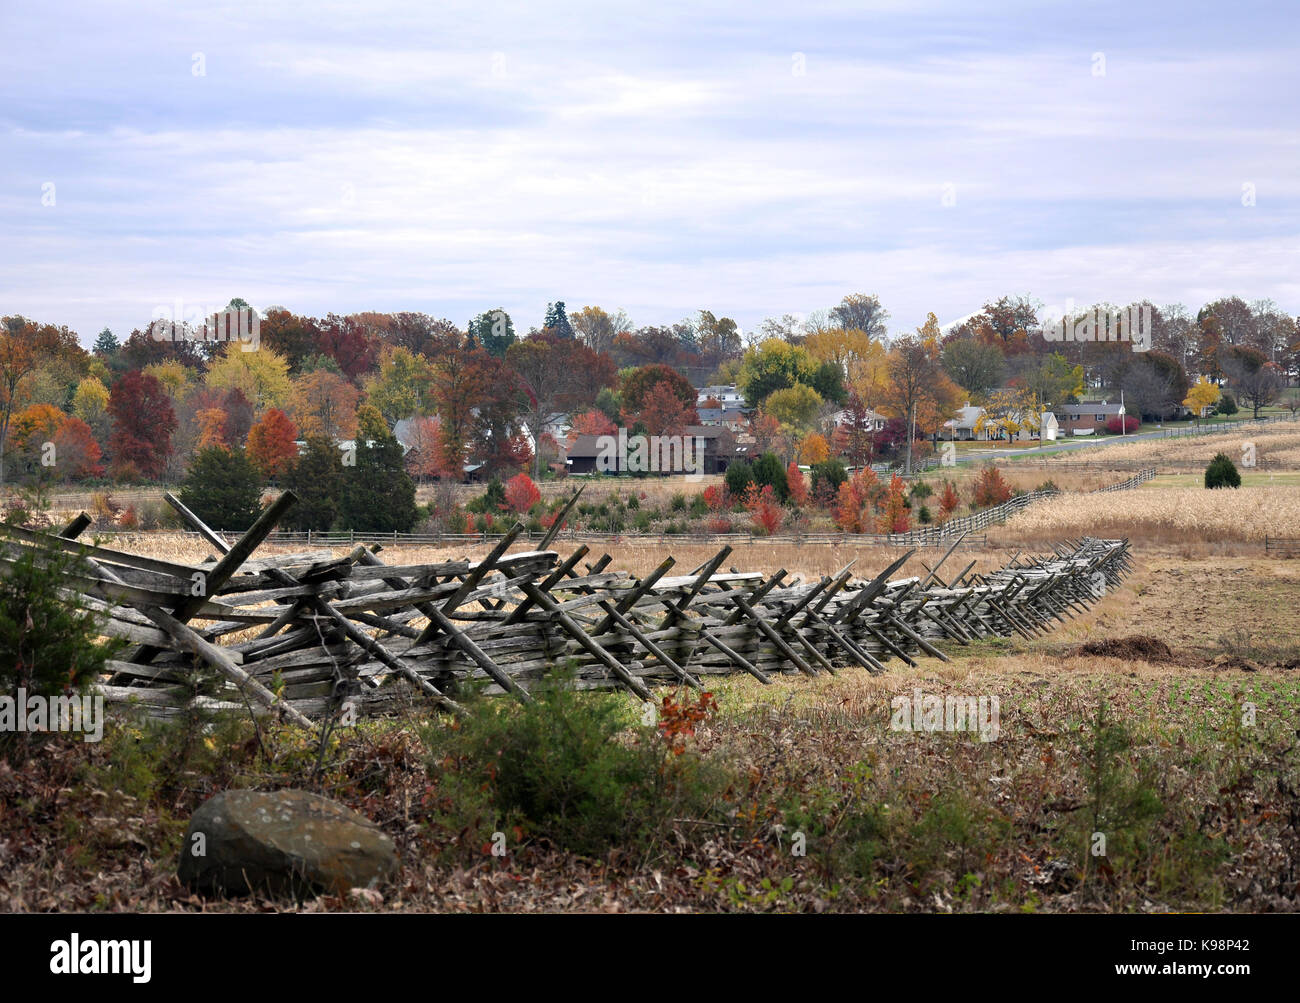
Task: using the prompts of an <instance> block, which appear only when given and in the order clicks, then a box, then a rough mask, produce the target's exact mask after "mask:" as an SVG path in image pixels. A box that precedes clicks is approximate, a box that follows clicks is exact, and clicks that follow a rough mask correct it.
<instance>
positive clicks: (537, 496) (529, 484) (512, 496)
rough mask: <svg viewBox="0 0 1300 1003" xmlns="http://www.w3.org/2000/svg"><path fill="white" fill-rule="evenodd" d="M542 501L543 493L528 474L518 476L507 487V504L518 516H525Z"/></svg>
mask: <svg viewBox="0 0 1300 1003" xmlns="http://www.w3.org/2000/svg"><path fill="white" fill-rule="evenodd" d="M497 483H498V484H499V483H500V481H498V482H497ZM541 500H542V493H541V491H539V490H538V488H537V485H536V484H534V483H533V479H532V478H531V477H529V476H528V475H527V474H516V475H515V476H514V477H512V478H510V480H509V482H508V483H507V484H506V486H505V503H506V505H507V506H508V507H509V509H510V510H511V511H512V512H514V513H515V514H517V515H523V514H524V513H525V512H527V511H528V510H529V509H530V508H532V507H533V506H534V505H536V504H537V503H538V502H539V501H541Z"/></svg>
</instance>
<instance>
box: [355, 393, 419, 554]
mask: <svg viewBox="0 0 1300 1003" xmlns="http://www.w3.org/2000/svg"><path fill="white" fill-rule="evenodd" d="M339 517H340V520H341V522H342V524H343V527H344V528H345V529H356V530H361V531H362V532H367V533H392V532H394V531H396V532H399V533H405V532H409V531H410V529H411V528H412V527H413V526H414V525H415V523H416V521H417V520H418V519H419V517H420V512H419V509H418V508H417V507H416V504H415V481H413V480H411V475H410V474H408V473H407V472H406V464H405V462H404V461H403V457H402V447H401V444H400V443H399V442H398V441H397V439H396V438H395V437H394V436H393V434H392V432H390V431H389V430H388V426H387V425H386V424H385V423H384V420H383V418H382V417H380V415H379V411H378V409H377V408H375V407H374V406H372V405H369V404H367V405H364V406H363V407H362V408H361V409H360V410H359V411H358V412H357V443H356V455H355V464H354V465H352V466H350V467H348V468H347V469H346V470H345V471H344V474H343V491H342V494H341V496H340V499H339Z"/></svg>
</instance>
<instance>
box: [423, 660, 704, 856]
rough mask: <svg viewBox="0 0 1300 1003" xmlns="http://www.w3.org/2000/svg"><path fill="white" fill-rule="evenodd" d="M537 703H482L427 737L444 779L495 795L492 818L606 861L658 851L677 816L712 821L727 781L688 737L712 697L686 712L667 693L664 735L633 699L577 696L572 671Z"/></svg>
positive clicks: (538, 688)
mask: <svg viewBox="0 0 1300 1003" xmlns="http://www.w3.org/2000/svg"><path fill="white" fill-rule="evenodd" d="M532 696H533V700H532V701H531V702H530V703H528V704H523V705H516V704H514V703H513V702H507V701H500V700H493V699H490V698H480V699H478V700H471V701H470V704H469V706H470V713H469V714H468V715H467V716H466V718H465V719H464V720H463V722H462V723H461V725H460V726H459V727H458V728H455V729H446V728H440V729H439V730H437V731H431V732H430V733H429V734H428V735H427V737H426V740H427V741H429V743H430V745H431V746H432V747H433V749H434V753H435V760H434V763H433V764H431V766H432V768H433V770H434V771H435V772H436V773H437V774H438V776H439V779H440V782H442V781H446V780H451V784H450V786H454V787H458V788H460V789H459V790H458V791H455V792H454V793H457V794H459V795H461V796H462V797H466V798H469V799H471V800H473V799H477V798H482V797H486V799H487V802H488V803H487V805H486V807H487V809H489V810H490V811H494V812H495V814H496V818H495V819H484V820H483V821H484V822H489V821H490V822H492V823H493V825H494V828H495V829H498V830H502V831H504V830H507V829H509V828H513V827H515V826H517V827H518V829H519V832H520V834H521V835H522V836H524V837H527V836H533V837H540V838H543V839H547V840H549V841H551V842H553V843H555V844H556V845H558V846H560V847H563V848H564V849H567V850H570V851H572V852H574V853H579V854H588V855H603V854H605V853H607V852H608V851H609V850H610V849H612V848H614V847H619V848H622V849H625V850H626V849H628V848H640V847H644V846H649V845H651V844H652V843H653V842H655V841H657V840H658V839H659V838H661V837H662V836H663V835H665V834H666V832H667V830H668V828H669V827H670V826H671V825H672V820H673V819H674V818H681V817H689V818H705V817H708V816H710V815H711V814H712V805H713V803H714V801H715V800H716V799H717V797H718V795H719V793H720V791H721V789H722V788H721V783H720V781H721V780H722V777H721V775H720V774H718V773H717V772H715V771H714V770H713V769H712V768H710V767H707V766H706V764H705V763H704V761H703V760H702V759H701V758H700V757H699V756H698V755H696V754H694V753H693V752H691V751H690V750H689V749H688V748H687V747H685V745H684V744H683V741H682V740H683V738H685V737H688V736H689V732H690V730H691V728H692V727H693V725H694V723H696V722H697V720H698V718H699V716H700V715H705V716H707V714H709V713H710V712H711V707H712V704H711V700H710V701H709V702H708V703H707V704H706V703H705V702H704V700H703V697H708V694H703V695H702V699H701V701H700V702H699V703H698V704H695V703H692V704H690V705H688V707H687V708H686V709H681V708H679V707H678V706H677V705H676V704H675V703H672V704H670V703H669V701H670V700H671V699H672V698H671V697H668V698H665V700H664V705H663V707H662V709H661V715H660V716H661V722H662V727H660V728H655V729H651V728H646V727H637V724H636V721H637V715H636V711H635V710H634V709H633V708H632V707H630V706H629V704H628V702H627V700H626V699H624V698H622V697H619V696H616V695H613V694H603V693H591V692H585V691H579V690H575V689H574V688H573V687H572V677H571V675H570V674H568V673H559V674H557V675H556V676H553V677H551V678H548V679H545V680H542V681H541V682H539V683H537V684H536V685H534V687H533V688H532ZM491 831H492V830H485V831H484V833H483V835H484V836H486V835H487V834H488V833H490V832H491ZM483 842H488V840H487V839H484V840H483Z"/></svg>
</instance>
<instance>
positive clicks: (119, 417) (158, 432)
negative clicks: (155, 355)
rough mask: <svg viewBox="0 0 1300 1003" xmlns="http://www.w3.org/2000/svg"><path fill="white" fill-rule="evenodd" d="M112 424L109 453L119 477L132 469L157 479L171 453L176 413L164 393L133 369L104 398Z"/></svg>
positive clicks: (154, 380) (128, 473) (159, 387)
mask: <svg viewBox="0 0 1300 1003" xmlns="http://www.w3.org/2000/svg"><path fill="white" fill-rule="evenodd" d="M108 413H109V416H110V417H111V418H112V421H113V431H112V434H111V436H110V438H109V452H110V454H111V457H112V461H113V465H114V467H115V468H116V469H117V470H118V471H119V472H120V473H121V474H123V475H125V476H130V474H131V472H132V470H134V471H138V472H139V473H140V474H143V475H144V476H146V477H159V476H161V474H162V472H163V469H164V467H165V465H166V462H167V457H168V455H169V454H170V453H171V437H172V433H173V432H174V431H175V430H176V413H175V411H173V410H172V402H171V398H170V397H169V396H168V394H167V391H166V390H164V389H163V387H162V384H160V383H159V382H158V381H157V380H156V379H154V378H153V377H152V376H146V375H145V374H144V373H142V372H140V371H139V370H133V371H132V372H129V373H127V374H126V375H125V376H123V377H121V378H120V379H118V380H117V382H115V383H114V384H113V389H112V391H111V392H110V394H109V396H108Z"/></svg>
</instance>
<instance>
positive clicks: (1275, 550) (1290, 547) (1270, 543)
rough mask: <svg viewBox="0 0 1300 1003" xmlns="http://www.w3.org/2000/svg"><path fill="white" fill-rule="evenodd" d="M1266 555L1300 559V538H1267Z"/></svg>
mask: <svg viewBox="0 0 1300 1003" xmlns="http://www.w3.org/2000/svg"><path fill="white" fill-rule="evenodd" d="M1264 553H1265V554H1267V555H1268V556H1269V557H1300V537H1291V536H1266V537H1264Z"/></svg>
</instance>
